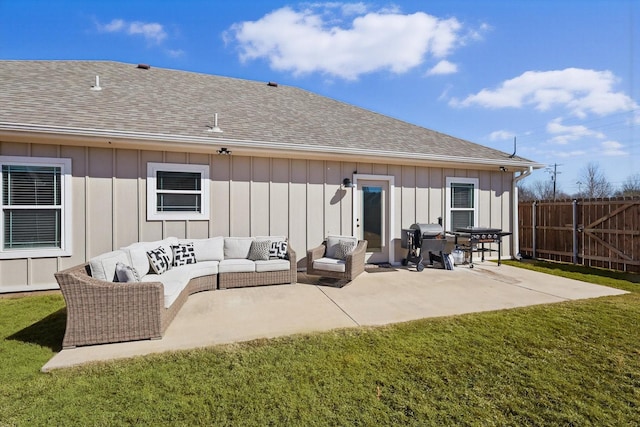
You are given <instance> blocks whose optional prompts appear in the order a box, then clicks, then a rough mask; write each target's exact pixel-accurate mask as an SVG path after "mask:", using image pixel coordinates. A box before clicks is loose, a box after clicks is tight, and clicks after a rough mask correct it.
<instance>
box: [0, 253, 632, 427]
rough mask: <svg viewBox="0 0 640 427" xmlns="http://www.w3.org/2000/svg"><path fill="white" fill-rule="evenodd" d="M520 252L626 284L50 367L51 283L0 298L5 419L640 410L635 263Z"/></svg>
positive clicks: (54, 331)
mask: <svg viewBox="0 0 640 427" xmlns="http://www.w3.org/2000/svg"><path fill="white" fill-rule="evenodd" d="M515 265H520V266H523V267H526V268H535V269H542V270H544V271H546V272H549V273H551V274H562V275H568V276H569V277H574V278H579V279H580V280H585V281H590V282H596V283H600V284H606V285H609V286H615V287H618V288H622V289H625V290H628V291H630V292H631V293H630V294H627V295H622V296H615V297H605V298H598V299H591V300H582V301H575V302H566V303H559V304H551V305H543V306H534V307H526V308H519V309H512V310H504V311H497V312H489V313H481V314H470V315H464V316H455V317H447V318H437V319H426V320H420V321H414V322H409V323H404V324H399V325H393V326H388V327H380V328H362V329H346V330H341V331H335V332H329V333H318V334H312V335H303V336H294V337H288V338H280V339H273V340H260V341H254V342H251V343H247V344H238V345H230V346H218V347H214V348H210V349H206V350H194V351H185V352H176V353H170V354H162V355H154V356H147V357H140V358H136V359H132V360H126V361H122V360H121V361H114V362H111V363H103V364H95V365H90V366H85V367H79V368H72V369H65V370H57V371H53V372H51V373H47V374H43V373H41V372H40V368H41V367H42V366H43V365H44V364H45V363H46V362H47V360H48V359H49V358H51V357H52V356H53V355H54V353H55V352H57V351H59V350H60V343H61V341H62V335H63V331H64V324H65V315H64V301H63V299H62V297H60V296H57V295H53V296H51V295H50V296H30V297H24V298H20V299H0V337H1V338H2V341H1V342H0V426H5V425H22V426H39V425H47V426H49V425H65V426H66V425H109V426H110V425H131V424H136V425H154V426H155V425H242V426H244V425H260V426H263V425H287V426H289V425H301V426H310V425H340V426H343V425H344V426H346V425H536V426H542V425H544V426H547V425H575V426H588V425H595V426H623V425H624V426H626V425H640V407H639V405H640V331H639V326H640V284H638V283H637V282H638V277H637V276H631V275H624V274H614V273H611V272H604V271H601V270H589V269H584V268H575V267H572V266H562V265H556V264H526V265H525V264H522V263H515Z"/></svg>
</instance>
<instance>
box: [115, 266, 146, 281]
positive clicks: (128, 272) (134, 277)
mask: <svg viewBox="0 0 640 427" xmlns="http://www.w3.org/2000/svg"><path fill="white" fill-rule="evenodd" d="M116 277H117V278H118V282H139V281H140V274H138V270H136V269H135V268H133V267H131V266H129V265H126V264H123V263H121V262H117V263H116Z"/></svg>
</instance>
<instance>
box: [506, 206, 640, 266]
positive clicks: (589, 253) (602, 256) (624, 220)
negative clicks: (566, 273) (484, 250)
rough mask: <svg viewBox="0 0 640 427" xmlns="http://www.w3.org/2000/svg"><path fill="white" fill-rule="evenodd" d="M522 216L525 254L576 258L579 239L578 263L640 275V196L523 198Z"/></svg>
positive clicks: (568, 258) (564, 260)
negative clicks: (535, 199) (530, 199)
mask: <svg viewBox="0 0 640 427" xmlns="http://www.w3.org/2000/svg"><path fill="white" fill-rule="evenodd" d="M574 204H575V209H576V215H575V216H576V218H575V222H574ZM518 219H519V224H518V227H519V236H520V253H521V254H522V255H524V256H531V257H536V258H540V259H548V260H551V261H561V262H574V237H575V239H576V243H577V247H576V253H575V255H576V258H575V262H576V263H578V264H582V265H586V266H590V267H601V268H608V269H613V270H620V271H630V272H636V273H640V198H624V197H619V198H609V199H581V200H575V201H574V200H557V201H553V200H542V201H536V202H535V203H533V202H521V203H520V204H519V206H518Z"/></svg>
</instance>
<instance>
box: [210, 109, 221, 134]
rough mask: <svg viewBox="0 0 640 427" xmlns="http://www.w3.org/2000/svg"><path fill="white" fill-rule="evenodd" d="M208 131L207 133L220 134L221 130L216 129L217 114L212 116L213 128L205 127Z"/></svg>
mask: <svg viewBox="0 0 640 427" xmlns="http://www.w3.org/2000/svg"><path fill="white" fill-rule="evenodd" d="M207 127H208V128H209V129H207V132H215V133H222V129H220V127H218V113H215V114H214V115H213V126H207Z"/></svg>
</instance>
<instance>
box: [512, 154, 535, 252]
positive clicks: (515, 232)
mask: <svg viewBox="0 0 640 427" xmlns="http://www.w3.org/2000/svg"><path fill="white" fill-rule="evenodd" d="M532 173H533V166H529V169H528V170H525V171H523V172H521V173H520V175H518V176H516V177H515V178H513V184H512V189H511V190H512V191H511V193H512V194H513V207H512V209H513V226H512V228H511V229H512V232H511V235H512V237H513V240H512V243H511V244H512V248H511V253H515V254H516V255H515V258H516V259H517V260H520V259H521V258H522V255H520V229H519V222H520V218H519V216H518V182H520V181H521V180H523V179H524V178H526V177H528V176H529V175H531V174H532Z"/></svg>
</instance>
